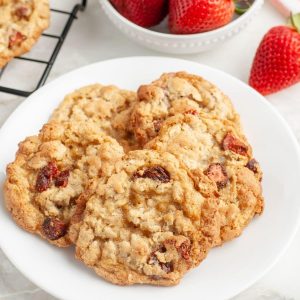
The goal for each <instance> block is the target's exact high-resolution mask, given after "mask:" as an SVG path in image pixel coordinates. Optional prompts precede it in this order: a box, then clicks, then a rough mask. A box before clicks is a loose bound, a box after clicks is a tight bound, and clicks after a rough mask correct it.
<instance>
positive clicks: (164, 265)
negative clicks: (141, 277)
mask: <svg viewBox="0 0 300 300" xmlns="http://www.w3.org/2000/svg"><path fill="white" fill-rule="evenodd" d="M159 265H160V267H161V269H162V270H163V271H164V272H166V273H167V274H168V273H171V272H173V271H174V266H173V263H172V262H166V263H160V264H159Z"/></svg>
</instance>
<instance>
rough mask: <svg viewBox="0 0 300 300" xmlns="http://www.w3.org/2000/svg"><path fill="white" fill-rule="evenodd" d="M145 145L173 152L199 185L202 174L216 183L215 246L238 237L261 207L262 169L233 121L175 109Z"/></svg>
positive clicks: (262, 202) (161, 150)
mask: <svg viewBox="0 0 300 300" xmlns="http://www.w3.org/2000/svg"><path fill="white" fill-rule="evenodd" d="M145 148H150V149H154V150H157V151H160V152H167V153H171V154H173V155H174V156H175V157H176V158H177V159H178V160H179V161H180V162H181V165H182V166H183V167H184V168H185V169H186V170H187V172H188V173H189V174H190V176H191V177H192V178H193V179H194V181H195V184H196V185H198V184H199V182H200V185H201V184H202V176H203V174H205V175H206V176H207V177H208V178H209V179H210V180H211V181H212V182H213V183H214V185H215V189H216V192H217V193H218V196H219V198H218V199H219V215H220V225H221V229H220V239H216V240H215V241H216V245H218V244H221V243H223V242H225V241H228V240H231V239H233V238H234V237H237V236H239V235H240V234H241V233H242V230H243V229H244V227H245V226H246V225H247V224H248V223H249V222H250V221H251V220H252V218H253V216H254V215H255V214H260V213H261V212H262V210H263V204H264V201H263V196H262V189H261V182H260V181H261V179H262V172H261V169H260V167H259V164H258V162H257V161H256V160H255V159H254V158H253V155H252V149H251V146H250V145H249V143H248V142H247V140H246V138H245V136H244V135H243V134H242V133H241V131H240V129H239V128H238V127H237V126H236V125H235V124H234V123H232V122H231V121H229V120H222V119H216V118H209V117H207V116H204V115H200V114H199V113H197V112H196V111H188V112H187V113H185V114H177V115H176V116H173V117H170V118H168V119H167V120H166V121H165V122H164V124H163V125H162V127H161V129H160V132H159V134H158V136H157V137H156V138H154V139H153V140H151V141H150V142H149V143H148V144H146V145H145ZM199 172H200V177H199V176H198V174H199Z"/></svg>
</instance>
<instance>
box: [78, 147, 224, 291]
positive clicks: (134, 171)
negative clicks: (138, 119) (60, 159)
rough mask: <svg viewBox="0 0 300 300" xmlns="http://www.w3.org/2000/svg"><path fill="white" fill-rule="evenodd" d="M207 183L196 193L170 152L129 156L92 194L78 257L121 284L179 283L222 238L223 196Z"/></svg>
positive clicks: (96, 183) (94, 186)
mask: <svg viewBox="0 0 300 300" xmlns="http://www.w3.org/2000/svg"><path fill="white" fill-rule="evenodd" d="M199 176H200V174H199ZM202 179H203V182H202V184H200V183H199V185H198V186H197V187H196V188H195V185H194V182H193V180H192V179H191V178H190V176H189V175H188V173H187V172H186V171H185V170H184V169H183V168H182V167H181V166H180V163H179V161H178V160H177V159H176V158H175V156H173V155H171V154H169V153H167V152H164V153H159V152H156V151H153V150H137V151H131V152H129V153H128V154H127V155H126V156H125V157H124V158H123V159H122V160H121V161H120V162H118V163H117V164H116V168H115V171H114V174H113V175H112V176H110V177H109V178H108V179H107V180H106V181H105V182H103V181H99V180H97V179H95V181H94V182H93V183H92V184H91V185H90V188H89V191H87V192H86V197H87V199H86V203H87V204H86V209H85V211H84V215H83V218H82V223H81V226H80V231H79V237H78V239H77V242H76V256H77V258H79V259H80V260H82V261H83V262H84V263H85V264H86V265H88V266H89V267H91V268H93V269H94V270H95V271H96V272H97V274H99V275H100V276H101V277H103V278H104V279H106V280H108V281H111V282H113V283H115V284H119V285H130V284H135V283H147V284H155V285H165V286H168V285H174V284H177V283H178V282H179V281H180V279H181V278H182V276H183V275H184V274H185V273H186V272H187V271H188V270H189V269H190V268H193V267H195V266H197V265H198V264H199V263H200V262H201V261H202V260H203V259H204V258H205V257H206V255H207V252H208V250H209V249H210V248H211V245H212V244H213V242H214V239H215V237H218V235H219V228H220V225H219V219H218V213H217V212H218V209H217V208H218V199H217V198H216V197H213V196H212V195H211V194H210V189H212V190H213V186H212V185H211V182H210V180H207V178H206V176H204V175H203V178H202Z"/></svg>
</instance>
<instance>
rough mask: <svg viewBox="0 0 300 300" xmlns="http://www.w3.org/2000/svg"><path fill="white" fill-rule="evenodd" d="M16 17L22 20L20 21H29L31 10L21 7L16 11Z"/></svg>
mask: <svg viewBox="0 0 300 300" xmlns="http://www.w3.org/2000/svg"><path fill="white" fill-rule="evenodd" d="M14 15H15V16H16V17H18V19H20V20H21V19H26V20H28V18H29V16H30V10H29V9H28V7H26V6H20V7H18V8H17V9H16V10H15V12H14Z"/></svg>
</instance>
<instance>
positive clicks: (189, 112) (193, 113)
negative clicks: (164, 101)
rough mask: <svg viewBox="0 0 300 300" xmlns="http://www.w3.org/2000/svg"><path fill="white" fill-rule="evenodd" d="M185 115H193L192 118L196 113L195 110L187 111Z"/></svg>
mask: <svg viewBox="0 0 300 300" xmlns="http://www.w3.org/2000/svg"><path fill="white" fill-rule="evenodd" d="M185 113H186V114H190V115H194V116H197V115H198V112H197V111H196V109H189V110H187V111H186V112H185Z"/></svg>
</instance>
